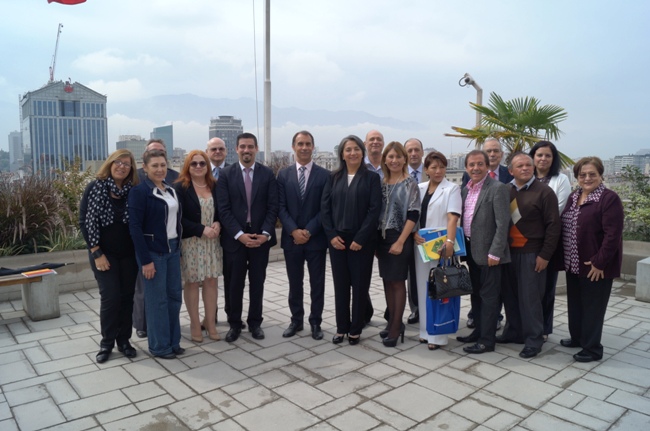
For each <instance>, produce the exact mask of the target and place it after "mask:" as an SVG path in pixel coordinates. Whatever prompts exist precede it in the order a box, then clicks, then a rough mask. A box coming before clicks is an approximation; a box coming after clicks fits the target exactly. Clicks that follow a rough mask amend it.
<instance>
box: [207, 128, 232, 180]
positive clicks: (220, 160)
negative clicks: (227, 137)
mask: <svg viewBox="0 0 650 431" xmlns="http://www.w3.org/2000/svg"><path fill="white" fill-rule="evenodd" d="M205 152H206V153H207V154H208V157H209V158H210V165H211V166H210V172H212V175H213V176H214V178H215V179H219V172H221V170H222V169H223V168H225V167H226V166H228V163H226V156H227V155H228V149H227V148H226V143H225V142H224V141H223V139H221V138H212V139H210V140H209V141H208V146H207V148H206V149H205Z"/></svg>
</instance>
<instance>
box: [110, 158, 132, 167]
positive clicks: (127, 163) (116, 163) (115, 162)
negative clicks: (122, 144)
mask: <svg viewBox="0 0 650 431" xmlns="http://www.w3.org/2000/svg"><path fill="white" fill-rule="evenodd" d="M113 164H114V165H115V166H117V167H118V168H127V169H131V163H129V162H123V161H121V160H115V161H114V162H113Z"/></svg>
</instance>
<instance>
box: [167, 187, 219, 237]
mask: <svg viewBox="0 0 650 431" xmlns="http://www.w3.org/2000/svg"><path fill="white" fill-rule="evenodd" d="M174 189H175V190H176V196H177V197H178V203H179V205H180V206H181V207H182V208H183V218H182V219H181V225H182V226H183V238H190V237H192V236H195V237H198V238H201V236H202V235H203V229H205V225H203V224H201V203H200V202H199V196H198V195H197V194H196V190H194V187H192V184H190V185H189V187H188V188H185V187H183V186H182V184H181V183H175V184H174ZM212 202H213V203H214V217H213V218H212V221H213V222H215V221H219V212H218V211H217V185H216V184H215V185H214V187H212Z"/></svg>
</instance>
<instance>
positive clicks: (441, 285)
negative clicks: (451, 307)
mask: <svg viewBox="0 0 650 431" xmlns="http://www.w3.org/2000/svg"><path fill="white" fill-rule="evenodd" d="M427 289H428V291H429V298H433V299H443V298H453V297H455V296H462V295H469V294H470V293H472V281H471V279H470V278H469V271H468V270H467V268H466V267H465V266H464V265H462V264H461V263H460V259H459V258H458V256H453V257H452V258H450V259H440V266H436V267H435V268H431V271H429V280H428V282H427Z"/></svg>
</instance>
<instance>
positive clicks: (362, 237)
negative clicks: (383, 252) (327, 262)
mask: <svg viewBox="0 0 650 431" xmlns="http://www.w3.org/2000/svg"><path fill="white" fill-rule="evenodd" d="M380 213H381V183H380V177H379V175H377V174H376V173H374V172H371V171H368V170H366V169H364V170H359V171H358V172H357V174H356V175H355V176H354V179H353V180H352V183H351V184H350V186H349V187H348V178H347V173H346V171H345V170H344V171H343V175H342V176H341V177H340V178H339V179H338V180H337V181H336V183H334V174H332V175H330V178H329V180H328V181H327V184H326V185H325V189H324V191H323V198H322V201H321V218H322V222H323V229H325V235H327V239H328V241H331V240H332V239H334V238H335V237H336V236H337V235H339V232H341V233H346V234H351V235H354V239H353V241H354V242H356V243H357V244H359V245H362V246H363V245H366V244H367V243H369V242H370V241H374V240H375V237H376V236H377V226H378V224H379V215H380ZM347 247H349V244H346V248H347Z"/></svg>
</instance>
